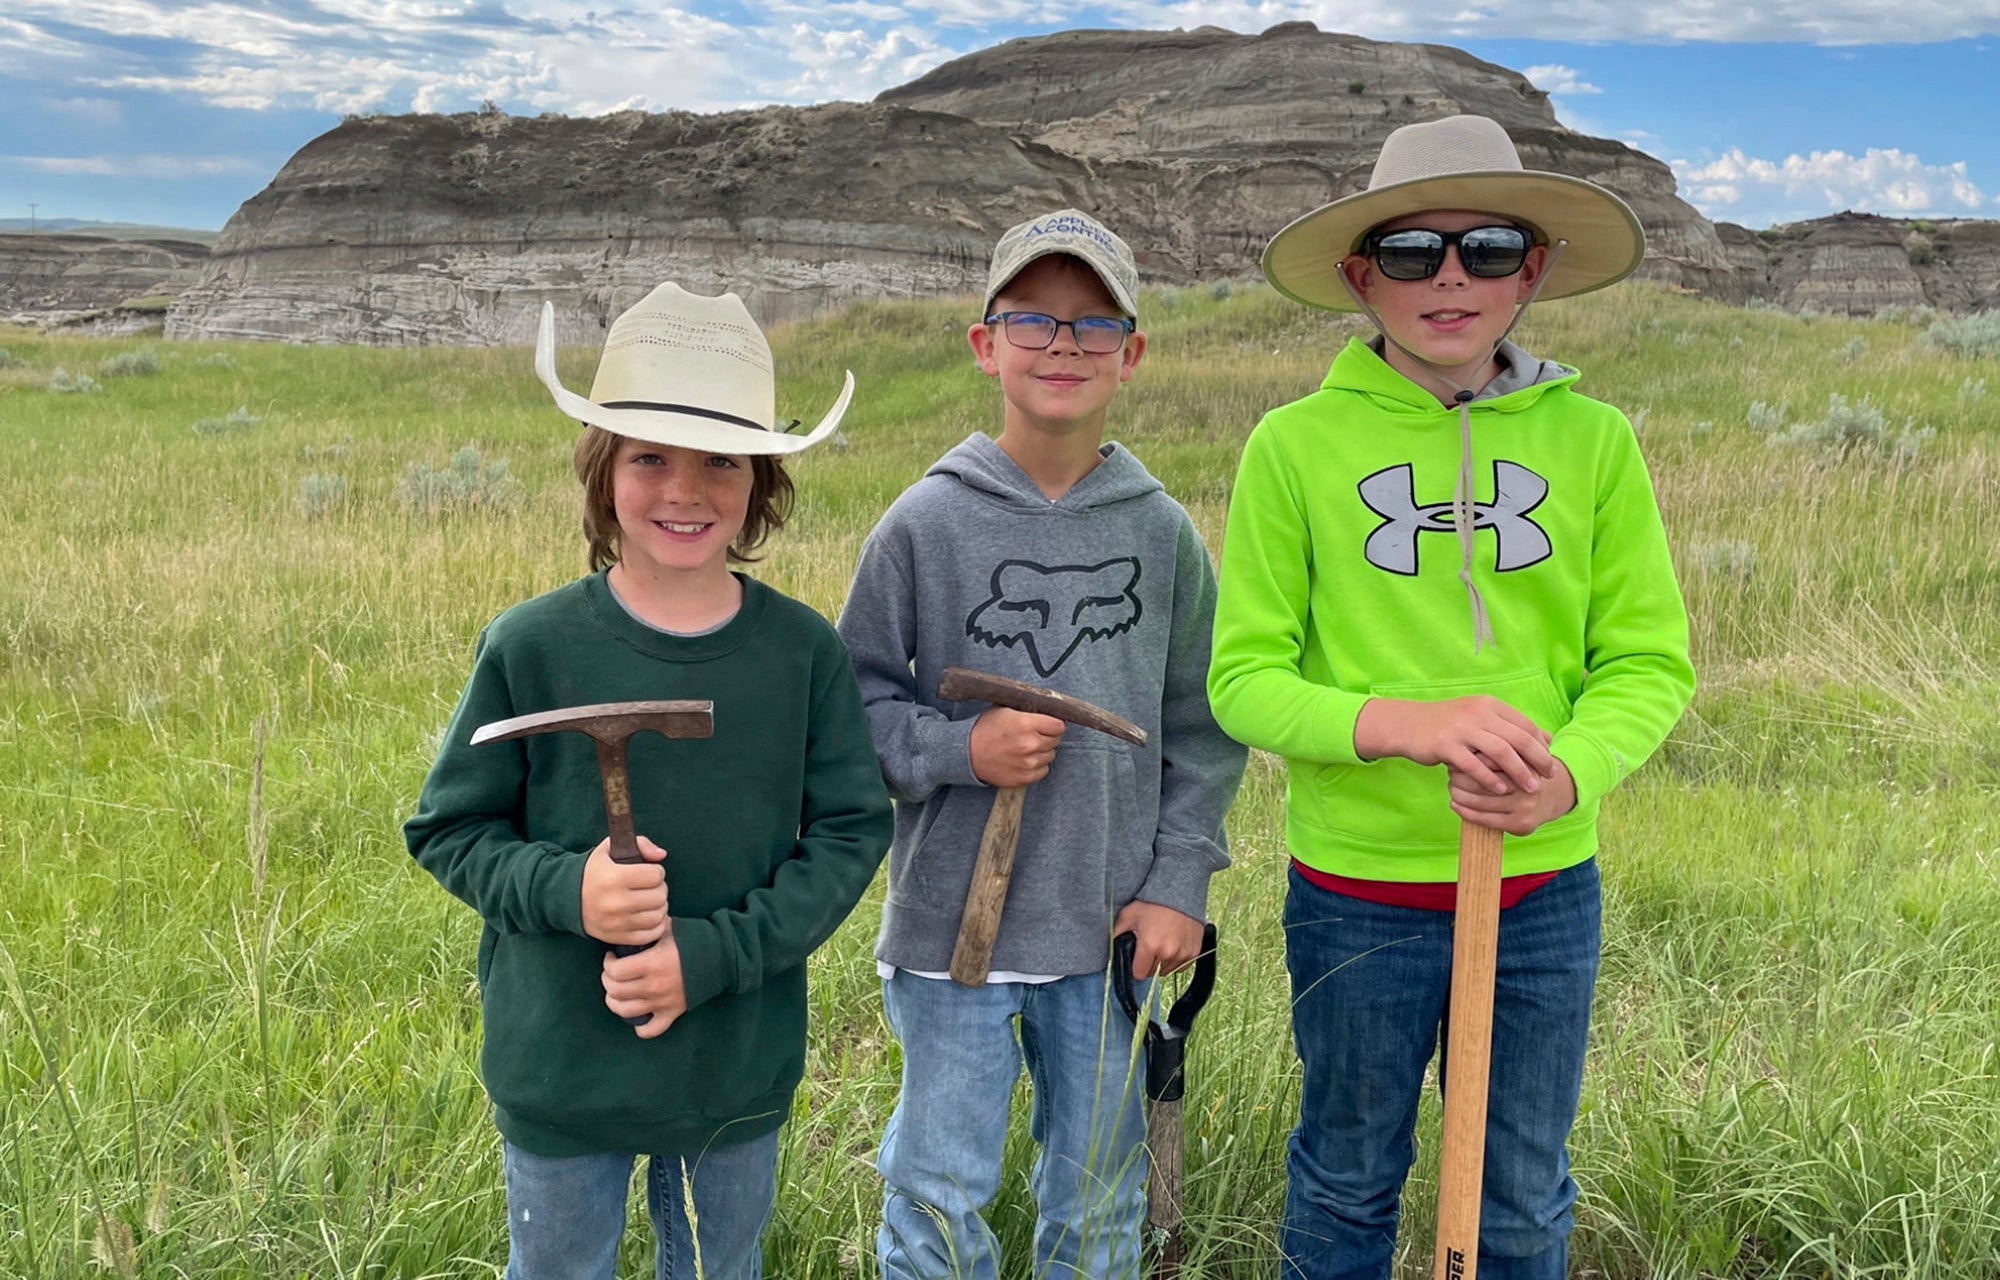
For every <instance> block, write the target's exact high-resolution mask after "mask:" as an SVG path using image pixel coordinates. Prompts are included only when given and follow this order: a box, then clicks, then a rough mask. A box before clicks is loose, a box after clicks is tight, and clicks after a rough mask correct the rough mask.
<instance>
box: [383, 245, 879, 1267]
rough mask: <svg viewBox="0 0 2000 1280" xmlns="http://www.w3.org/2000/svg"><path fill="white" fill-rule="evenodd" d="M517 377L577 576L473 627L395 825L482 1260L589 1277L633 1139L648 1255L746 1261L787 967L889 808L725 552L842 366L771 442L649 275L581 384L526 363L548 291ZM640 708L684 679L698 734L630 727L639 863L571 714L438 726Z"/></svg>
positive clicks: (800, 1051) (760, 404)
mask: <svg viewBox="0 0 2000 1280" xmlns="http://www.w3.org/2000/svg"><path fill="white" fill-rule="evenodd" d="M535 369H536V372H537V373H538V374H540V376H541V379H542V381H543V382H544V383H545V384H547V386H548V388H549V391H550V392H551V393H552V394H553V395H554V397H555V400H556V404H557V406H558V407H559V408H560V409H561V410H562V411H563V412H564V413H566V414H568V415H569V416H570V417H573V418H576V419H578V420H579V421H582V422H584V423H586V424H588V425H586V426H585V427H584V429H583V433H582V435H581V436H580V437H579V438H578V440H577V443H576V450H575V465H576V473H577V478H578V480H579V481H581V483H582V487H583V524H584V531H585V535H586V538H587V541H588V543H589V561H590V568H591V572H590V574H589V575H588V576H587V577H584V578H582V579H580V580H578V581H576V582H572V583H570V584H569V585H568V586H564V587H558V588H557V589H556V590H554V591H551V592H548V593H547V594H545V595H541V596H537V597H535V598H534V599H532V600H529V601H527V602H525V603H523V604H519V605H516V606H514V607H513V608H511V609H509V610H507V611H506V612H505V613H503V614H501V615H500V616H499V617H498V618H496V619H494V620H493V622H492V623H491V625H489V626H488V627H487V628H486V630H485V632H484V633H483V634H482V635H481V636H480V639H479V646H478V649H477V652H476V654H475V656H474V658H473V667H472V677H471V679H470V680H469V681H468V682H467V684H466V687H465V693H464V695H463V697H462V698H461V699H460V701H459V706H458V710H457V712H456V714H454V715H453V717H452V720H451V724H450V726H449V727H448V728H447V730H446V732H445V739H444V745H443V747H442V748H441V749H440V750H439V752H438V756H437V760H436V762H435V763H434V764H433V765H432V767H431V772H430V777H429V778H428V780H426V782H425V783H424V789H423V794H422V796H421V797H420V799H419V800H418V803H417V812H416V816H414V817H413V818H411V819H410V820H409V822H408V823H407V824H406V825H405V827H404V835H405V837H406V839H407V840H408V842H409V847H410V852H411V853H412V854H413V855H414V856H415V857H416V859H417V861H418V862H419V863H420V864H422V866H423V867H424V869H425V870H427V871H429V872H430V873H431V874H432V875H434V876H436V877H437V878H438V880H439V882H440V883H442V884H443V885H444V887H445V888H446V889H448V890H450V891H451V892H452V893H453V894H454V895H456V896H457V897H459V898H461V899H463V900H464V901H465V902H466V904H467V905H469V906H471V907H472V908H473V909H474V910H475V911H477V912H478V913H479V914H480V916H481V917H482V919H484V921H485V929H484V931H483V933H482V934H481V937H480V945H479V966H478V970H479V986H480V997H481V1005H482V1008H483V1010H484V1015H485V1019H484V1020H485V1043H484V1047H483V1049H482V1051H481V1055H480V1074H481V1076H482V1078H483V1079H484V1081H485V1083H486V1089H487V1092H488V1093H489V1094H490V1095H491V1096H492V1099H493V1111H494V1119H495V1121H496V1122H497V1123H498V1125H499V1128H500V1132H501V1135H502V1137H503V1138H504V1139H505V1141H504V1144H503V1155H504V1166H505V1172H506V1182H507V1231H508V1244H509V1252H508V1261H507V1276H508V1278H509V1280H543V1278H544V1277H563V1278H565V1280H569V1278H572V1277H573V1278H575V1280H611V1276H612V1268H613V1264H614V1263H615V1261H616V1259H617V1254H618V1240H619V1236H620V1234H621V1233H622V1231H623V1229H624V1225H625V1200H626V1186H627V1183H628V1182H629V1181H630V1178H631V1172H632V1165H633V1162H634V1161H635V1159H636V1158H637V1157H638V1156H639V1155H640V1154H645V1155H647V1156H648V1157H649V1158H650V1159H649V1167H648V1174H647V1178H646V1204H647V1209H648V1211H649V1213H650V1215H651V1217H652V1221H653V1227H654V1231H655V1233H656V1235H657V1236H658V1240H659V1273H660V1274H661V1275H669V1274H671V1275H687V1276H692V1275H695V1274H697V1272H699V1274H701V1275H704V1276H707V1277H710V1278H711V1280H747V1278H752V1277H756V1276H758V1275H759V1274H761V1267H762V1250H761V1238H762V1233H763V1229H764V1225H765V1223H766V1221H767V1220H768V1219H769V1217H770V1213H771V1205H772V1200H773V1197H774V1196H775V1194H776V1169H777V1155H778V1133H777V1130H778V1126H779V1125H780V1124H781V1123H782V1122H783V1121H784V1119H785V1117H786V1116H787V1115H788V1114H789V1113H790V1111H791V1105H792V1093H793V1090H794V1089H795V1088H796V1087H797V1085H798V1083H799V1079H800V1077H801V1075H802V1073H803V1070H804V1061H805V1039H806V970H805V962H806V957H807V956H808V955H810V954H811V952H812V951H813V949H814V948H815V947H817V946H819V944H820V943H821V942H823V941H825V940H826V938H827V936H828V935H829V934H830V933H832V932H833V929H834V927H835V926H836V925H838V924H839V923H840V922H841V920H842V919H843V918H844V917H845V916H846V915H847V913H848V911H849V910H850V909H851V908H852V907H853V905H854V903H855V901H856V899H858V898H859V897H860V896H861V894H862V892H863V891H864V890H865V889H866V888H867V887H868V882H869V880H870V879H872V878H873V875H874V872H875V867H876V866H877V864H878V863H879V862H880V860H881V857H882V853H883V851H884V849H885V848H886V847H887V845H888V839H889V830H890V813H889V799H888V796H887V795H886V794H885V793H884V791H883V787H882V780H881V776H880V774H879V772H878V771H877V769H876V767H875V760H874V755H873V752H872V750H871V748H870V745H869V738H868V724H867V720H866V718H865V716H864V713H863V711H862V707H861V697H860V693H859V691H858V690H857V689H856V687H855V682H854V673H853V669H852V667H851V666H850V665H849V663H848V660H847V654H846V651H845V649H843V648H842V646H841V643H840V640H839V637H838V636H836V635H835V634H834V631H833V628H832V627H831V626H829V625H828V624H827V623H826V621H825V620H824V619H822V618H821V617H820V616H819V615H818V614H816V613H814V612H813V611H812V610H811V609H809V608H807V607H806V606H805V605H802V604H800V603H798V602H797V601H795V600H791V599H788V598H787V597H785V596H783V595H780V594H779V593H778V592H776V591H773V590H772V589H771V588H769V587H766V586H764V585H762V584H760V583H759V582H757V581H756V580H755V579H754V578H750V577H747V576H744V575H742V574H739V573H734V572H731V569H730V566H731V564H732V563H743V562H748V561H751V560H754V559H755V556H754V554H753V553H754V551H755V550H756V548H757V547H758V546H759V545H760V544H761V543H762V542H763V541H764V539H765V537H766V535H767V534H769V533H770V532H771V531H772V530H774V529H777V528H779V527H780V526H782V525H783V523H784V521H785V517H786V514H787V512H788V511H789V509H790V507H791V499H792V483H791V480H790V479H789V478H788V477H787V476H786V475H785V471H784V468H783V466H782V465H781V464H780V461H779V459H780V457H781V456H782V455H785V454H790V453H797V452H798V451H799V450H801V449H804V448H806V447H808V446H810V445H812V444H814V443H816V442H817V441H819V440H822V439H824V438H826V436H827V435H829V434H830V433H832V431H833V430H834V429H835V427H836V426H838V424H839V422H840V418H841V415H842V414H843V413H844V412H845V410H846V407H847V402H848V398H849V396H850V395H851V394H852V393H853V389H854V379H853V376H852V375H849V377H848V379H847V385H846V387H845V389H844V390H843V391H842V392H841V395H840V398H839V399H838V400H837V401H836V402H835V403H834V406H833V408H832V409H831V410H830V411H828V413H827V415H826V417H825V418H824V420H822V421H821V422H820V424H819V426H818V427H816V428H815V429H814V430H813V431H812V432H811V433H810V434H807V435H803V436H800V435H792V434H788V433H787V432H786V430H785V429H784V428H782V427H780V426H779V424H778V421H777V418H776V415H775V412H774V398H773V384H772V370H771V351H770V347H769V346H768V345H767V344H766V343H765V341H764V335H763V333H762V332H761V331H759V330H758V328H757V326H756V324H755V322H753V321H752V320H751V318H750V315H749V312H748V311H747V310H745V309H744V306H743V304H742V302H741V301H740V300H739V299H738V298H737V297H736V295H735V294H731V293H725V294H723V295H722V296H721V297H719V298H709V297H703V296H701V295H698V294H692V293H687V292H684V291H682V290H681V289H680V288H679V287H678V286H676V285H672V284H663V285H661V286H660V287H659V288H657V289H655V290H654V291H653V292H652V293H651V294H649V295H648V296H647V297H646V298H645V299H643V300H642V301H641V302H639V303H638V304H637V305H636V306H634V307H633V308H632V309H631V310H629V311H627V312H625V313H624V314H623V315H621V316H620V317H619V318H618V320H617V321H616V322H615V323H614V324H613V325H612V326H611V331H610V334H609V335H608V336H607V337H606V339H605V343H604V354H603V357H602V359H601V360H600V362H599V364H598V367H597V378H596V381H595V383H594V384H593V386H592V388H591V393H590V396H589V397H588V398H585V397H583V396H579V395H576V394H574V393H573V392H571V391H569V390H567V389H565V388H564V387H563V385H562V383H561V381H560V380H559V379H558V378H557V376H556V371H555V332H554V312H553V309H552V308H545V309H544V311H543V314H542V324H541V333H540V340H539V342H538V344H537V346H536V351H535ZM794 425H796V424H794ZM653 699H694V700H703V701H710V702H712V703H713V704H714V712H713V715H714V725H713V736H712V737H708V738H704V739H700V740H697V741H673V742H669V741H667V740H666V739H664V738H661V737H660V736H658V735H656V734H650V733H642V734H639V735H637V736H635V737H634V738H633V739H632V741H631V746H630V759H629V770H630V792H631V802H632V816H633V821H634V823H635V825H636V826H637V828H638V830H639V832H640V833H641V837H640V848H641V851H642V852H643V853H644V855H645V858H646V861H645V862H644V863H640V864H625V863H619V862H614V861H612V860H611V858H610V856H609V840H608V839H606V838H605V834H604V833H605V830H606V817H605V811H604V792H603V788H602V786H601V785H600V782H599V774H598V763H597V755H596V749H595V746H594V744H593V740H592V739H591V738H590V737H589V736H587V735H585V734H582V733H550V734H544V735H541V736H536V737H530V738H525V739H520V740H515V741H503V742H498V743H490V744H487V745H483V746H477V747H475V746H472V745H471V744H470V742H469V738H470V736H471V734H472V732H473V731H474V730H475V729H476V728H478V727H479V726H480V725H482V724H485V723H489V722H492V721H495V720H503V719H508V718H511V717H514V716H519V715H525V714H529V713H532V712H537V711H548V710H554V709H557V708H566V707H574V706H579V705H587V704H594V703H605V702H625V701H640V700H653ZM655 841H657V842H658V843H655ZM669 849H671V850H672V852H673V857H671V858H668V857H667V856H666V851H667V850H669ZM613 945H616V946H618V947H619V948H620V949H621V952H632V951H633V949H634V948H640V947H643V948H644V949H643V950H637V951H636V952H635V953H633V954H623V955H622V956H621V955H614V953H613V952H612V950H611V949H610V948H611V947H612V946H613ZM628 1024H635V1025H628ZM697 1223H698V1224H699V1225H698V1227H697Z"/></svg>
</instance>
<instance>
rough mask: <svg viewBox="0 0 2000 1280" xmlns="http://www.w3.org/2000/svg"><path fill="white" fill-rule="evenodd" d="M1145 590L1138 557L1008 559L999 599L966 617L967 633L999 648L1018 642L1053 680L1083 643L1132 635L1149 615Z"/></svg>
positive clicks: (1000, 572) (997, 579) (997, 577)
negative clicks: (1081, 561) (1083, 561)
mask: <svg viewBox="0 0 2000 1280" xmlns="http://www.w3.org/2000/svg"><path fill="white" fill-rule="evenodd" d="M1138 585H1139V561H1138V558H1137V557H1135V556H1121V557H1119V558H1118V559H1116V560H1106V561H1105V562H1104V563H1102V564H1091V565H1078V564H1063V565H1054V566H1049V565H1039V564H1036V563H1034V562H1033V561H1031V560H1002V561H1001V562H1000V564H999V565H998V567H996V568H995V569H994V570H993V594H992V596H991V597H990V598H988V599H987V601H986V602H985V603H984V604H982V605H980V606H979V607H978V608H977V609H974V610H973V611H972V614H971V616H969V617H968V618H966V620H965V634H966V635H967V636H968V637H970V638H971V639H973V640H976V641H978V642H979V643H980V644H983V645H986V646H988V647H989V648H994V649H998V648H1000V647H1002V646H1005V647H1007V648H1010V649H1011V648H1013V647H1014V646H1015V645H1017V644H1018V645H1020V646H1021V647H1022V648H1024V649H1025V650H1027V654H1028V661H1029V662H1031V663H1033V664H1034V666H1035V670H1036V671H1037V672H1039V673H1041V674H1042V675H1043V676H1051V675H1054V674H1055V671H1056V668H1057V667H1060V666H1061V665H1062V664H1063V660H1064V659H1066V658H1068V657H1069V655H1070V654H1072V653H1074V652H1076V647H1077V646H1078V645H1080V644H1082V643H1083V642H1084V641H1086V640H1104V639H1109V638H1110V637H1112V636H1115V635H1121V634H1123V633H1125V632H1127V631H1130V630H1131V629H1132V627H1133V626H1134V625H1135V624H1136V623H1137V622H1138V621H1139V615H1140V613H1141V612H1143V611H1142V610H1141V609H1140V607H1139V596H1138V593H1137V591H1136V590H1135V588H1137V587H1138Z"/></svg>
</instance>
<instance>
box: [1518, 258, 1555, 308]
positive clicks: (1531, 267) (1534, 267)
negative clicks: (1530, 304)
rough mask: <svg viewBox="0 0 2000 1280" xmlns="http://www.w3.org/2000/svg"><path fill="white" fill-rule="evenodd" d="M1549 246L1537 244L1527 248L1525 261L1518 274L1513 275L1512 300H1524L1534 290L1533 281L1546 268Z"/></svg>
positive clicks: (1539, 276)
mask: <svg viewBox="0 0 2000 1280" xmlns="http://www.w3.org/2000/svg"><path fill="white" fill-rule="evenodd" d="M1548 266H1549V247H1548V246H1547V245H1543V244H1538V245H1536V246H1535V247H1534V248H1532V249H1530V250H1528V258H1527V261H1526V262H1524V263H1522V264H1521V271H1520V274H1519V275H1517V276H1515V277H1514V301H1515V302H1517V303H1518V302H1526V301H1527V300H1528V298H1529V296H1530V295H1532V294H1533V293H1534V292H1535V282H1536V281H1538V280H1540V279H1541V278H1542V272H1544V271H1546V270H1548Z"/></svg>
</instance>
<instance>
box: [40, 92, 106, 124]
mask: <svg viewBox="0 0 2000 1280" xmlns="http://www.w3.org/2000/svg"><path fill="white" fill-rule="evenodd" d="M36 105H37V106H39V107H40V108H41V109H42V110H43V111H46V112H48V113H49V114H50V115H54V116H61V117H62V118H63V119H65V120H68V121H69V122H70V123H71V124H75V125H81V126H83V127H84V128H88V129H112V128H116V127H117V126H119V125H121V124H123V123H124V122H125V108H124V105H123V104H121V103H119V102H118V101H116V100H115V99H112V98H50V97H45V98H40V99H38V100H37V101H36Z"/></svg>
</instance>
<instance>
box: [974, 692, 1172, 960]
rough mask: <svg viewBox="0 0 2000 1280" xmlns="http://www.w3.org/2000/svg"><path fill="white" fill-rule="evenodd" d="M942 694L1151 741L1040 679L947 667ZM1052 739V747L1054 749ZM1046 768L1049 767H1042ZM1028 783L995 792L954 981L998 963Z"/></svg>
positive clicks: (1127, 738)
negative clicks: (995, 959) (1033, 680)
mask: <svg viewBox="0 0 2000 1280" xmlns="http://www.w3.org/2000/svg"><path fill="white" fill-rule="evenodd" d="M938 697H940V698H942V699H943V700H944V701H946V702H989V703H991V704H993V705H994V706H996V707H1011V708H1012V709H1014V710H1016V711H1025V712H1029V713H1032V714H1035V715H1044V716H1054V717H1055V718H1056V719H1058V720H1065V721H1068V722H1069V723H1070V724H1078V725H1083V726H1084V727H1086V728H1090V729H1096V730H1097V731H1098V732H1100V733H1108V734H1110V735H1111V736H1112V737H1114V738H1121V739H1123V740H1124V741H1126V742H1129V743H1131V744H1133V745H1134V746H1140V747H1143V746H1145V745H1146V731H1145V730H1144V729H1141V728H1140V727H1139V726H1138V725H1136V724H1133V723H1132V722H1131V721H1130V720H1127V719H1125V718H1124V717H1123V716H1118V715H1113V714H1112V713H1111V712H1109V711H1106V710H1105V709H1104V708H1103V707H1100V706H1096V705H1094V704H1092V703H1088V702H1085V701H1084V700H1083V699H1082V698H1072V697H1070V696H1069V695H1068V694H1066V693H1057V692H1056V691H1055V690H1053V689H1044V688H1042V687H1041V686H1039V685H1032V684H1026V683H1023V682H1022V681H1019V680H1009V679H1007V678H1006V677H1004V676H995V675H988V674H987V673H985V672H983V671H972V670H969V669H968V668H965V667H947V668H946V669H945V672H944V676H943V678H942V679H941V680H939V681H938ZM1053 750H1054V747H1053V744H1051V747H1050V751H1051V753H1052V754H1053ZM1043 772H1046V769H1044V770H1043ZM1026 791H1027V788H1026V786H1025V785H1021V786H1003V787H1001V788H999V789H998V790H997V791H996V792H995V793H994V796H993V811H992V812H991V813H990V814H988V815H987V818H986V830H985V831H984V832H983V833H982V834H981V835H980V837H979V860H978V862H977V863H976V864H974V866H973V868H972V884H971V887H970V888H968V889H967V890H966V894H965V915H964V916H963V917H961V918H960V920H959V924H958V943H957V946H956V947H955V948H954V950H953V951H952V955H951V977H952V981H954V982H956V983H958V984H959V985H960V986H965V987H977V986H982V985H984V984H985V982H986V975H987V973H988V972H990V971H991V970H992V968H993V941H994V939H995V937H997V936H998V935H999V932H1000V912H1001V909H1002V908H1003V907H1005V906H1006V905H1007V888H1008V886H1009V885H1010V884H1012V883H1013V878H1014V850H1015V847H1016V845H1017V844H1018V842H1019V841H1020V838H1021V800H1022V798H1023V796H1024V795H1025V793H1026Z"/></svg>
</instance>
